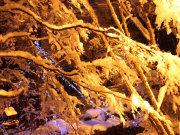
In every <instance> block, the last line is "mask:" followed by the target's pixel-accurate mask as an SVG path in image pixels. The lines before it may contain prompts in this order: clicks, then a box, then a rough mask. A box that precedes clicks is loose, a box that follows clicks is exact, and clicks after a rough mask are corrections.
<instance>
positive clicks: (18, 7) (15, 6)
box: [0, 4, 122, 38]
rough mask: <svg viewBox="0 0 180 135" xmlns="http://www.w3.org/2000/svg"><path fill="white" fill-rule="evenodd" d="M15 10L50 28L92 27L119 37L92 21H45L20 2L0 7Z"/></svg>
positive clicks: (5, 9) (97, 30) (1, 9)
mask: <svg viewBox="0 0 180 135" xmlns="http://www.w3.org/2000/svg"><path fill="white" fill-rule="evenodd" d="M13 11H22V12H24V13H26V14H28V15H30V16H31V17H33V18H34V20H36V21H37V22H39V23H41V24H42V25H44V26H46V27H47V28H49V29H51V30H56V31H62V30H67V29H72V28H76V27H81V28H86V29H90V30H93V31H96V32H102V33H104V34H105V35H106V36H108V37H111V38H119V37H118V35H116V36H112V35H109V34H108V33H107V31H108V30H109V29H104V28H101V27H96V26H94V25H92V24H90V23H83V21H82V20H79V21H77V22H74V23H72V24H65V25H61V26H57V25H54V24H50V23H49V22H46V21H44V20H43V19H42V18H41V17H40V16H38V15H36V14H35V13H34V12H32V11H31V10H30V9H28V8H26V7H24V6H21V5H19V4H8V5H6V6H3V7H0V12H13ZM22 34H23V33H22ZM119 34H122V33H121V32H119Z"/></svg>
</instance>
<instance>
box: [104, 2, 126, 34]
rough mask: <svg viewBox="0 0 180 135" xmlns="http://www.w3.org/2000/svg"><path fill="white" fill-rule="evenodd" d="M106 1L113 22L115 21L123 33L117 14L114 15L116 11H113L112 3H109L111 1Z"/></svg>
mask: <svg viewBox="0 0 180 135" xmlns="http://www.w3.org/2000/svg"><path fill="white" fill-rule="evenodd" d="M106 2H107V4H108V7H109V9H110V11H111V14H112V16H113V19H114V22H115V23H116V25H117V27H118V29H119V30H120V31H121V32H123V33H124V30H123V28H122V26H121V23H120V21H119V19H118V17H117V15H116V12H115V11H114V8H113V6H112V4H111V1H110V0H106Z"/></svg>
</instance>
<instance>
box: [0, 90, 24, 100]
mask: <svg viewBox="0 0 180 135" xmlns="http://www.w3.org/2000/svg"><path fill="white" fill-rule="evenodd" d="M24 90H25V89H24V88H20V89H19V90H17V91H5V90H3V89H0V97H7V98H10V97H16V96H18V95H20V94H21V93H22V92H23V91H24Z"/></svg>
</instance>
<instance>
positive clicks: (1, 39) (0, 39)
mask: <svg viewBox="0 0 180 135" xmlns="http://www.w3.org/2000/svg"><path fill="white" fill-rule="evenodd" d="M25 36H27V37H28V38H29V39H31V40H36V41H39V40H45V39H48V36H45V37H41V38H36V37H32V36H30V33H28V32H11V33H8V34H6V35H4V36H3V35H1V34H0V42H3V43H5V42H6V41H7V40H8V39H10V38H15V37H25Z"/></svg>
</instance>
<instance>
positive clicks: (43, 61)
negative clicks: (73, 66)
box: [0, 51, 77, 76]
mask: <svg viewBox="0 0 180 135" xmlns="http://www.w3.org/2000/svg"><path fill="white" fill-rule="evenodd" d="M0 57H21V58H24V59H28V60H32V61H33V62H34V63H36V64H37V65H39V66H43V67H44V68H46V69H48V70H52V71H55V72H57V73H59V74H61V75H64V76H72V75H75V74H77V72H76V71H74V70H73V71H71V72H65V71H62V70H60V69H59V68H56V67H55V66H54V65H50V64H51V62H50V61H49V60H47V59H42V58H41V57H35V56H33V55H32V54H30V53H28V52H23V51H11V52H0Z"/></svg>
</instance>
